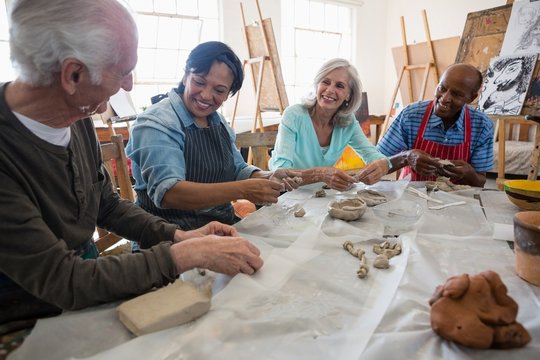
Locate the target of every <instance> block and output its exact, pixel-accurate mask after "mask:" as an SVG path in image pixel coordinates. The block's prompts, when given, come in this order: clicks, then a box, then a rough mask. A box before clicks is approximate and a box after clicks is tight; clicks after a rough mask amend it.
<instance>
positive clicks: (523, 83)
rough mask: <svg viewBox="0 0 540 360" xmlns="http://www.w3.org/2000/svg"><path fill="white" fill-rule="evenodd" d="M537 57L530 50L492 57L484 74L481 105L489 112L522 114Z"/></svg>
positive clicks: (481, 107)
mask: <svg viewBox="0 0 540 360" xmlns="http://www.w3.org/2000/svg"><path fill="white" fill-rule="evenodd" d="M537 57H538V55H537V54H529V55H520V56H500V57H496V58H494V59H492V60H491V62H490V65H489V68H488V69H487V71H486V75H485V76H484V84H483V87H482V95H481V97H480V100H479V101H478V108H479V109H480V110H481V111H483V112H485V113H487V114H496V115H519V114H520V113H521V108H522V107H523V103H524V102H525V96H526V95H527V89H528V88H529V83H530V81H531V76H532V73H533V70H534V66H535V64H536V59H537Z"/></svg>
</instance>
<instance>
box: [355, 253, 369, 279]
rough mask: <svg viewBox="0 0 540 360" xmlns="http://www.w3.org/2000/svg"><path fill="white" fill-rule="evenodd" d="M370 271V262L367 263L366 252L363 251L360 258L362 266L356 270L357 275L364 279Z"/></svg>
mask: <svg viewBox="0 0 540 360" xmlns="http://www.w3.org/2000/svg"><path fill="white" fill-rule="evenodd" d="M368 272H369V266H368V263H367V258H366V254H365V253H362V256H361V258H360V268H359V269H358V271H357V272H356V275H357V276H358V277H359V278H360V279H364V278H365V277H367V275H368Z"/></svg>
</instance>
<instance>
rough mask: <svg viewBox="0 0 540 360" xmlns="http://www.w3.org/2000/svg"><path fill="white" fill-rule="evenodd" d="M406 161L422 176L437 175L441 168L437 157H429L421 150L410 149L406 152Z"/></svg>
mask: <svg viewBox="0 0 540 360" xmlns="http://www.w3.org/2000/svg"><path fill="white" fill-rule="evenodd" d="M407 163H408V164H409V165H410V166H411V169H413V170H414V171H416V172H417V173H418V174H420V175H422V176H437V175H439V171H440V169H441V168H442V165H441V164H440V163H439V159H436V158H433V157H431V156H430V155H429V154H428V153H426V152H425V151H422V150H416V149H414V150H410V151H409V152H408V154H407Z"/></svg>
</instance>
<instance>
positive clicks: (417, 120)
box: [377, 100, 493, 172]
mask: <svg viewBox="0 0 540 360" xmlns="http://www.w3.org/2000/svg"><path fill="white" fill-rule="evenodd" d="M430 101H431V100H429V101H420V102H416V103H413V104H410V105H408V106H407V107H405V108H404V109H403V110H402V111H401V112H400V113H399V115H398V116H397V118H396V119H395V120H394V122H393V123H392V125H391V126H390V128H389V129H388V131H387V132H386V133H385V134H384V136H383V138H382V139H381V140H380V141H379V143H378V144H377V149H378V150H379V151H380V152H382V153H383V154H384V155H386V156H392V155H395V154H398V153H400V152H402V151H406V150H410V149H412V148H413V145H414V141H415V140H416V135H417V134H418V129H419V128H420V124H421V122H422V117H423V116H424V112H425V110H426V108H427V106H428V104H429V102H430ZM469 110H470V115H471V127H472V129H471V147H470V149H471V161H470V163H471V165H472V167H473V168H474V169H475V170H476V171H477V172H486V171H490V170H492V169H493V122H492V121H491V120H490V119H489V118H488V117H487V116H486V115H485V114H484V113H482V112H480V111H477V110H473V109H471V108H469ZM464 118H465V111H464V110H463V109H462V110H461V113H460V114H459V118H458V120H457V121H456V123H455V124H454V125H452V126H451V127H450V128H449V129H448V130H446V131H445V129H444V123H443V121H442V119H441V118H440V117H438V116H437V115H435V114H434V113H432V114H431V116H430V118H429V122H428V124H427V127H426V132H425V134H424V138H425V139H428V140H431V141H435V142H438V143H440V144H444V145H459V144H462V143H463V142H464V133H465V124H464Z"/></svg>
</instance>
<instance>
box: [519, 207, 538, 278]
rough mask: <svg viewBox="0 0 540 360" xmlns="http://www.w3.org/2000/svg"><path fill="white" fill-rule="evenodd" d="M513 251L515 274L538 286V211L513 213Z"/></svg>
mask: <svg viewBox="0 0 540 360" xmlns="http://www.w3.org/2000/svg"><path fill="white" fill-rule="evenodd" d="M514 251H515V253H516V272H517V274H518V275H519V276H520V277H521V278H522V279H524V280H527V281H528V282H530V283H531V284H534V285H536V286H540V211H521V212H518V213H517V214H515V215H514Z"/></svg>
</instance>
